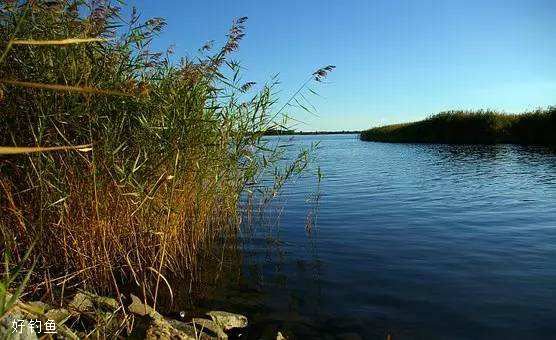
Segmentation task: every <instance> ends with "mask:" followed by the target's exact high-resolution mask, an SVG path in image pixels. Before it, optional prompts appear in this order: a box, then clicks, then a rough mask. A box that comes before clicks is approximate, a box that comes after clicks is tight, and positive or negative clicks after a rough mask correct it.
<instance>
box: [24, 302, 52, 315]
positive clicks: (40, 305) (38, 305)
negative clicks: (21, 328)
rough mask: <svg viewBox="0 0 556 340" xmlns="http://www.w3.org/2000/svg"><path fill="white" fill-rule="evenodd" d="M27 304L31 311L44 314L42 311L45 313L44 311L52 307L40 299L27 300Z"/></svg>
mask: <svg viewBox="0 0 556 340" xmlns="http://www.w3.org/2000/svg"><path fill="white" fill-rule="evenodd" d="M27 305H28V306H29V307H31V308H32V309H33V311H34V312H35V313H37V314H44V313H46V311H48V310H49V309H51V308H52V307H50V306H49V305H47V304H46V303H44V302H42V301H31V302H27Z"/></svg>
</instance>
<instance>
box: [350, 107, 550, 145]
mask: <svg viewBox="0 0 556 340" xmlns="http://www.w3.org/2000/svg"><path fill="white" fill-rule="evenodd" d="M360 138H361V140H363V141H374V142H390V143H445V144H495V143H512V144H545V145H556V106H550V107H548V108H544V109H537V110H535V111H531V112H525V113H522V114H506V113H500V112H496V111H491V110H478V111H446V112H442V113H439V114H437V115H434V116H431V117H429V118H427V119H424V120H421V121H418V122H412V123H403V124H393V125H386V126H381V127H375V128H372V129H369V130H365V131H362V132H361V135H360Z"/></svg>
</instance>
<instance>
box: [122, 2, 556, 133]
mask: <svg viewBox="0 0 556 340" xmlns="http://www.w3.org/2000/svg"><path fill="white" fill-rule="evenodd" d="M131 4H134V5H136V6H137V8H138V9H139V11H140V12H141V13H142V15H143V17H145V18H148V17H164V18H166V20H167V22H168V27H167V28H166V31H165V33H163V34H162V35H161V36H160V38H159V40H158V41H157V43H156V47H158V48H161V49H162V48H164V47H166V46H168V45H170V44H173V45H175V51H176V55H189V56H194V55H195V52H196V51H197V49H198V48H199V47H201V46H202V45H203V44H204V43H205V42H206V41H208V40H215V42H216V43H223V42H224V41H225V34H226V32H227V30H228V28H229V27H230V24H231V22H232V20H233V19H234V18H237V17H241V16H247V17H249V20H248V23H247V35H246V37H245V39H244V41H243V42H242V45H241V50H240V52H239V53H238V54H237V59H240V60H241V61H242V65H243V66H244V67H245V69H246V70H245V74H244V78H245V80H253V81H256V82H258V83H262V82H264V81H266V80H269V79H270V78H271V76H272V75H274V74H276V73H279V74H280V80H281V82H282V92H281V97H282V98H286V97H289V95H290V94H291V92H293V91H294V90H295V89H296V88H297V86H298V85H299V84H301V83H302V82H303V80H304V79H306V77H307V75H308V74H310V73H311V72H312V71H314V70H315V69H317V68H318V67H320V66H323V65H327V64H333V65H336V66H337V69H336V70H335V71H334V73H333V74H332V75H331V76H330V78H329V79H328V83H327V84H325V85H324V86H320V87H318V92H319V94H320V95H321V96H320V98H319V97H315V98H314V100H313V104H314V105H315V106H317V108H318V111H319V116H318V117H315V116H312V115H309V114H306V113H303V112H301V111H300V110H298V113H297V114H296V118H298V119H301V120H303V121H304V122H306V124H305V125H300V126H297V128H298V129H301V130H316V129H318V130H341V129H357V130H359V129H364V128H368V127H370V126H376V125H381V124H386V123H395V122H402V121H411V120H416V119H421V118H424V117H426V116H428V115H430V114H433V113H436V112H439V111H442V110H447V109H476V108H491V109H498V110H504V111H507V112H519V111H522V110H527V109H532V108H536V107H539V106H547V105H554V104H556V25H555V24H554V23H555V22H556V1H554V0H465V1H464V0H458V1H456V0H419V1H417V0H381V1H378V0H376V1H370V0H343V1H340V0H336V1H332V0H330V1H326V0H280V1H265V0H218V1H217V0H190V1H186V0H158V1H155V0H134V1H131Z"/></svg>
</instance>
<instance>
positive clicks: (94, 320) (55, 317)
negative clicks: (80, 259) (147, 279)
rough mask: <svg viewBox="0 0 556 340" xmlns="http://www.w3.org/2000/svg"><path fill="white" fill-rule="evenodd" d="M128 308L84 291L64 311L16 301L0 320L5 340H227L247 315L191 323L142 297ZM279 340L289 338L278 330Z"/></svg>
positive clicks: (215, 315)
mask: <svg viewBox="0 0 556 340" xmlns="http://www.w3.org/2000/svg"><path fill="white" fill-rule="evenodd" d="M127 300H129V304H127V305H126V306H125V307H123V306H122V305H121V304H120V303H118V301H116V300H115V299H113V298H109V297H103V296H98V295H96V294H93V293H90V292H85V291H80V292H78V293H77V294H75V296H74V297H73V299H72V300H71V301H70V302H69V303H68V304H67V305H66V306H64V307H53V306H50V305H48V304H46V303H44V302H40V301H31V302H23V301H17V302H16V303H15V304H14V306H13V307H12V308H11V309H10V310H9V311H8V312H7V313H6V314H5V315H4V317H3V318H2V319H0V339H5V338H9V339H30V340H32V339H39V338H47V339H48V338H52V339H83V338H95V339H97V338H100V339H105V338H116V337H130V338H135V339H176V340H181V339H183V340H190V339H207V340H212V339H228V338H229V334H230V333H232V332H233V333H234V334H235V336H237V337H239V336H241V330H242V329H244V328H245V327H247V325H248V320H247V317H245V316H243V315H240V314H235V313H230V312H225V311H210V312H208V313H206V318H193V319H191V320H190V321H188V322H184V321H180V320H176V319H171V318H167V317H164V316H163V315H161V314H160V313H158V312H157V311H156V310H154V309H153V308H152V307H150V306H148V305H147V304H145V303H143V302H142V301H141V299H139V298H138V297H136V296H134V295H130V296H129V298H128V299H127ZM276 339H285V338H284V337H283V336H282V334H281V333H280V332H278V334H277V336H276Z"/></svg>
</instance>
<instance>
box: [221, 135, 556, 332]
mask: <svg viewBox="0 0 556 340" xmlns="http://www.w3.org/2000/svg"><path fill="white" fill-rule="evenodd" d="M272 138H278V137H272ZM280 138H281V139H282V140H285V139H287V138H291V137H280ZM314 141H320V149H319V150H318V151H317V156H318V159H319V164H320V166H321V168H322V171H323V173H324V175H325V178H324V179H323V181H322V182H321V184H320V193H321V196H320V200H319V203H318V214H317V215H315V211H314V209H315V196H314V195H313V196H311V194H314V193H315V191H316V189H317V185H316V184H317V181H316V176H311V175H307V176H304V177H302V178H300V179H298V180H297V181H295V182H292V183H290V184H289V185H288V186H287V187H286V188H285V191H284V192H283V194H282V195H281V196H280V197H279V199H278V200H277V201H276V202H275V203H274V205H273V208H272V209H270V210H269V211H270V212H268V214H267V217H266V218H264V222H258V223H259V224H260V225H259V228H260V229H259V230H262V231H261V232H259V233H256V234H255V235H254V236H251V237H246V244H245V248H246V251H245V255H244V265H243V274H242V275H243V277H244V280H242V284H241V285H240V287H238V288H237V289H230V290H228V291H227V293H226V296H225V298H224V299H223V300H222V301H220V302H219V304H220V305H221V306H222V307H224V308H227V309H232V310H236V311H243V312H245V313H246V314H247V315H248V316H249V319H250V321H251V324H252V326H251V327H250V329H249V330H248V331H247V333H246V334H243V337H245V338H259V337H261V336H266V337H271V336H275V334H276V331H277V330H281V331H283V332H284V333H287V334H290V335H295V337H296V338H300V339H306V338H321V339H339V338H346V339H347V338H350V337H351V338H352V339H357V338H358V337H360V338H364V339H369V338H371V339H373V338H376V339H386V338H387V336H388V335H389V334H390V335H391V338H392V339H525V338H527V339H531V338H543V339H549V338H553V337H556V153H554V151H551V150H549V149H547V148H544V147H531V146H519V145H479V146H477V145H475V146H455V145H434V144H431V145H425V144H386V143H370V142H361V141H359V140H358V138H357V135H320V136H296V137H295V138H294V141H293V144H294V145H293V147H299V146H301V145H306V146H307V145H309V144H310V143H311V142H314ZM278 216H279V218H278ZM315 216H317V219H316V224H315V226H313V227H312V229H311V230H307V228H306V225H307V221H308V220H309V221H311V220H313V221H314V217H315ZM269 234H271V235H272V238H269V237H268V235H269ZM276 239H278V240H279V241H280V242H275V240H276ZM272 240H274V241H272Z"/></svg>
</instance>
